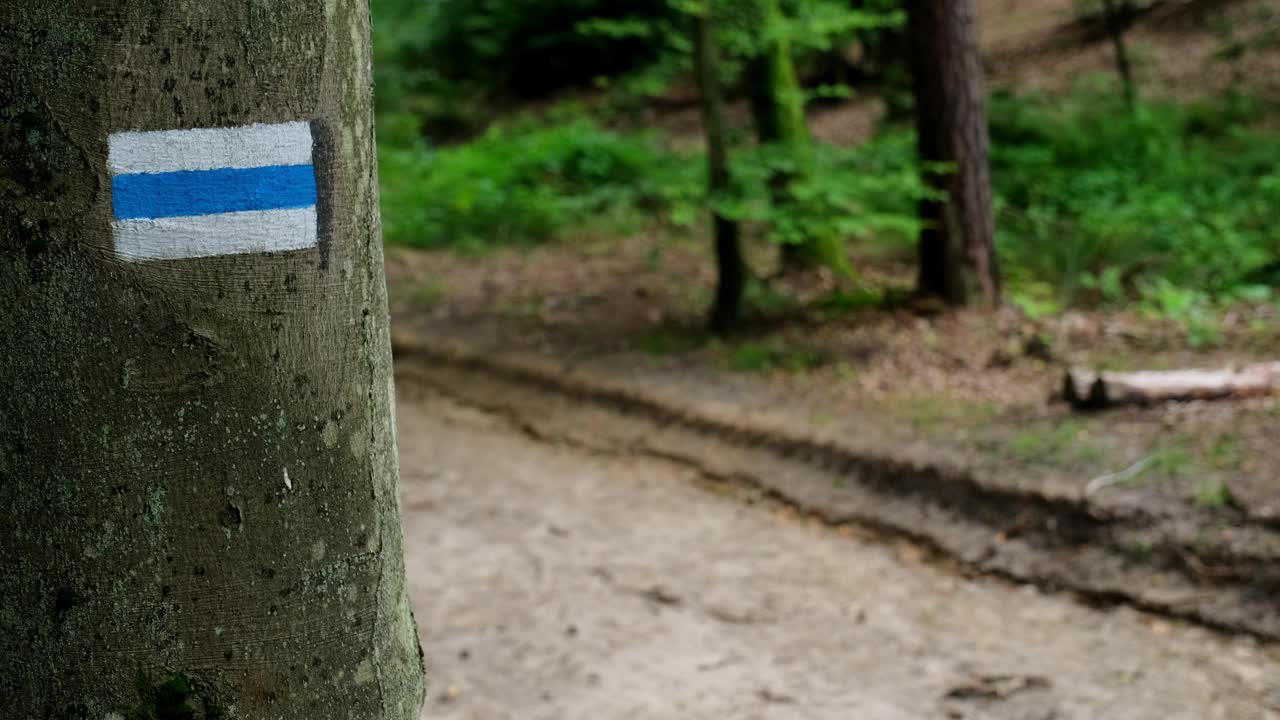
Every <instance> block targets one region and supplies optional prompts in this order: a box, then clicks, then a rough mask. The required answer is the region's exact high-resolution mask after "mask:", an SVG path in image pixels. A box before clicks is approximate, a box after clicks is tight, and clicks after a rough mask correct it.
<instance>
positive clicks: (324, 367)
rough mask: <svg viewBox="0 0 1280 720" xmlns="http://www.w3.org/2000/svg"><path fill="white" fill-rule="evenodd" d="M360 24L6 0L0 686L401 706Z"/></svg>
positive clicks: (66, 0) (355, 5)
mask: <svg viewBox="0 0 1280 720" xmlns="http://www.w3.org/2000/svg"><path fill="white" fill-rule="evenodd" d="M368 34H369V15H368V4H367V0H277V1H276V2H270V3H264V2H260V1H259V0H225V1H224V2H196V1H195V0H168V1H166V2H131V1H129V0H61V1H60V2H35V3H17V2H9V3H4V4H3V8H0V386H2V387H3V388H4V389H3V391H0V506H3V507H4V508H5V509H6V511H7V513H8V519H7V520H6V522H4V523H3V525H2V526H0V637H3V638H4V642H0V698H3V700H0V705H2V706H3V710H0V715H3V716H4V717H12V718H59V719H63V718H65V719H71V718H95V719H97V718H124V719H126V720H132V719H135V718H139V719H140V718H192V719H195V718H224V720H232V719H235V718H245V719H247V720H259V719H265V718H272V719H278V720H304V719H305V720H317V719H327V718H378V719H380V720H391V719H396V720H401V719H403V720H410V719H414V718H417V716H418V708H419V705H420V703H421V698H422V691H423V690H422V688H423V685H422V668H421V654H420V651H419V649H418V644H417V637H416V633H415V629H414V623H413V619H412V615H411V612H410V607H409V602H408V599H407V596H406V589H405V579H404V564H403V556H402V549H401V532H400V525H399V517H398V496H397V467H396V448H395V439H394V435H393V417H392V403H393V396H392V378H391V365H390V352H389V340H388V335H387V310H386V294H385V286H384V280H383V269H382V250H381V241H380V228H379V221H378V202H377V195H376V190H377V184H376V178H377V174H376V167H375V163H374V140H373V128H372V118H371V107H370V102H371V96H370V88H371V74H370V59H369V44H368V43H369V39H368ZM255 124H260V125H257V126H254V125H255ZM194 129H205V130H204V131H203V132H186V131H189V130H194ZM130 131H144V132H130ZM151 131H178V132H165V133H156V132H151ZM270 158H283V160H280V161H279V162H276V161H269V159H270ZM272 203H274V204H272Z"/></svg>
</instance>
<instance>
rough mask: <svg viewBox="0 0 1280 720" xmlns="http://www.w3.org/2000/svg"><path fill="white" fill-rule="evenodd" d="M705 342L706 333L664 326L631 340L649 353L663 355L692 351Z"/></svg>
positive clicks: (638, 347) (634, 346) (634, 344)
mask: <svg viewBox="0 0 1280 720" xmlns="http://www.w3.org/2000/svg"><path fill="white" fill-rule="evenodd" d="M705 342H706V336H705V335H701V334H694V333H690V332H680V331H676V330H669V329H665V328H663V329H658V330H653V331H651V332H647V333H644V334H643V335H640V336H639V337H637V338H636V339H634V340H633V341H632V342H631V346H632V347H633V348H635V349H636V350H639V351H640V352H643V353H646V354H649V355H659V356H662V355H679V354H681V353H686V352H690V351H692V350H696V349H698V348H699V347H701V346H702V345H703V344H704V343H705Z"/></svg>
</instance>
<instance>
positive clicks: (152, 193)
mask: <svg viewBox="0 0 1280 720" xmlns="http://www.w3.org/2000/svg"><path fill="white" fill-rule="evenodd" d="M111 195H112V204H113V206H114V208H115V216H116V219H117V220H136V219H144V218H164V217H181V216H184V215H214V214H217V213H229V212H244V211H247V210H283V209H292V208H305V207H311V206H312V205H315V204H316V175H315V170H314V169H313V167H312V166H311V165H272V166H268V167H257V168H239V169H237V168H218V169H216V170H184V171H180V172H167V173H140V174H136V175H117V176H116V177H114V178H112V180H111Z"/></svg>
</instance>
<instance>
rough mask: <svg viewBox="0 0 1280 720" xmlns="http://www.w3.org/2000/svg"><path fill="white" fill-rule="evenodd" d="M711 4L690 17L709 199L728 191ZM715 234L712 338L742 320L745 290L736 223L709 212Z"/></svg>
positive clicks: (718, 70) (727, 166)
mask: <svg viewBox="0 0 1280 720" xmlns="http://www.w3.org/2000/svg"><path fill="white" fill-rule="evenodd" d="M711 23H712V20H711V8H710V3H708V7H706V8H705V9H704V11H703V13H702V14H700V15H694V17H693V46H694V65H695V71H696V74H697V77H698V89H699V94H700V96H701V102H702V125H703V129H704V132H705V133H706V136H707V172H708V175H707V177H708V190H709V195H710V197H711V198H712V199H713V200H714V198H715V197H716V196H717V195H719V194H721V193H724V192H726V191H728V189H729V149H728V141H727V139H726V138H725V126H724V107H723V106H724V101H723V98H722V97H721V88H720V68H719V60H718V57H717V53H716V46H715V38H714V37H713V34H712V32H711V28H712V25H711ZM711 220H712V231H713V232H714V234H715V249H716V268H717V272H718V280H717V282H716V297H715V301H714V303H713V304H712V306H711V319H710V323H709V324H710V328H711V331H712V332H713V333H716V334H724V333H728V332H731V331H733V330H734V329H735V328H736V327H737V325H738V323H739V320H740V319H741V315H742V292H743V290H744V289H745V286H746V264H745V263H746V261H745V259H744V258H743V256H742V243H741V241H740V239H739V232H738V223H737V222H736V221H734V220H732V219H731V218H728V217H725V216H724V215H723V214H722V213H720V212H718V211H716V210H715V209H714V208H712V211H711Z"/></svg>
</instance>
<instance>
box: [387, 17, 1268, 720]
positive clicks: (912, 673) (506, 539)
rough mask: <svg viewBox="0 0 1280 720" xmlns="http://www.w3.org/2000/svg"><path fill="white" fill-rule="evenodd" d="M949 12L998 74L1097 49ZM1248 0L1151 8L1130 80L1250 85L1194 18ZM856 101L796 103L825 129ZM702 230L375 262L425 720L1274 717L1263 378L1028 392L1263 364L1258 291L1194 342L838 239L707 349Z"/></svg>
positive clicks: (1089, 60) (764, 261)
mask: <svg viewBox="0 0 1280 720" xmlns="http://www.w3.org/2000/svg"><path fill="white" fill-rule="evenodd" d="M981 4H982V5H983V6H984V7H983V14H982V16H983V18H984V29H983V32H984V36H985V39H986V44H987V46H988V63H989V65H990V67H989V71H990V73H991V76H992V83H991V84H992V85H993V87H995V88H997V89H999V88H1002V87H1008V88H1014V89H1018V90H1019V91H1024V90H1027V89H1045V90H1047V91H1050V92H1056V91H1060V90H1063V89H1065V87H1053V86H1051V83H1054V82H1059V83H1061V82H1064V81H1063V80H1061V78H1072V77H1075V78H1079V77H1082V76H1083V75H1084V74H1087V73H1088V72H1090V71H1095V70H1096V71H1106V70H1107V68H1108V63H1109V56H1108V54H1107V50H1106V47H1105V43H1101V42H1099V41H1098V39H1097V38H1089V37H1087V36H1079V37H1077V36H1076V34H1074V33H1075V30H1074V29H1073V27H1072V26H1071V24H1070V8H1071V6H1072V0H1025V1H1024V0H1017V2H1014V1H1013V0H982V3H981ZM1277 6H1280V3H1277V2H1275V1H1274V0H1266V1H1263V0H1188V1H1185V2H1166V3H1163V4H1162V7H1163V8H1164V9H1163V10H1161V11H1160V12H1159V13H1156V14H1155V15H1153V16H1150V17H1149V18H1148V19H1147V20H1146V21H1144V23H1143V24H1142V25H1141V26H1140V27H1139V28H1138V29H1137V30H1136V31H1135V35H1134V46H1135V48H1136V50H1137V52H1138V54H1139V55H1140V56H1141V57H1142V62H1141V64H1140V68H1141V70H1140V74H1141V75H1142V86H1143V88H1144V92H1151V93H1153V94H1160V95H1175V96H1195V95H1196V94H1197V93H1199V94H1203V95H1208V94H1213V93H1217V92H1220V91H1222V90H1224V89H1227V88H1229V87H1233V86H1240V85H1243V86H1245V87H1247V88H1249V91H1250V92H1256V93H1258V94H1259V95H1262V96H1267V97H1280V52H1265V53H1264V52H1259V53H1250V54H1248V55H1247V56H1245V57H1244V58H1243V59H1241V60H1239V61H1236V62H1220V61H1217V60H1214V56H1215V53H1216V52H1217V51H1218V49H1219V48H1220V47H1221V46H1222V43H1223V42H1224V39H1223V38H1222V37H1219V33H1218V32H1217V31H1216V30H1214V29H1213V28H1209V27H1207V26H1205V24H1204V23H1203V22H1202V21H1201V20H1200V19H1198V17H1197V14H1196V13H1197V12H1199V11H1201V10H1204V9H1206V8H1212V9H1215V11H1221V10H1222V9H1223V8H1226V10H1227V11H1228V12H1236V13H1243V14H1246V15H1242V18H1244V19H1242V20H1241V21H1240V22H1238V23H1235V25H1236V26H1238V27H1245V28H1248V27H1249V24H1248V22H1247V17H1248V16H1247V14H1248V13H1255V12H1261V10H1263V9H1268V8H1269V9H1271V10H1276V9H1277ZM1271 85H1275V87H1271ZM878 112H879V110H878V108H877V107H876V103H875V102H874V101H865V102H853V103H850V104H847V105H845V106H842V107H839V108H827V109H818V110H817V111H816V112H815V113H814V115H813V116H812V117H811V121H812V124H813V129H814V131H815V134H817V135H818V136H820V137H822V138H823V139H825V140H828V141H831V142H853V141H857V140H859V139H861V138H864V137H867V136H869V135H870V134H871V132H872V131H873V129H874V127H875V124H876V118H877V116H878ZM737 119H738V120H739V121H741V122H746V116H745V108H738V117H737ZM636 121H637V122H640V123H643V124H653V123H655V122H656V123H658V124H661V125H662V126H663V127H664V128H665V129H666V130H667V131H668V132H670V133H671V134H673V135H674V136H676V137H677V138H680V137H687V138H692V137H693V136H694V135H695V134H696V126H697V120H696V109H695V108H692V107H690V108H689V110H688V111H687V112H686V111H685V110H681V109H676V110H672V109H670V108H667V109H664V110H663V111H662V112H661V115H660V117H656V118H646V117H638V118H637V119H636ZM684 124H687V125H688V128H686V129H687V130H688V131H687V132H684V134H683V135H682V128H683V127H684ZM705 237H706V235H705V233H699V232H695V233H693V234H692V235H673V234H672V233H670V232H666V231H662V230H652V231H643V232H638V233H635V234H632V235H630V236H627V237H621V238H619V237H599V236H594V235H583V236H578V237H570V238H565V239H562V240H561V241H559V242H555V243H550V244H547V245H543V246H540V247H536V248H518V249H517V248H506V249H492V250H489V251H487V252H486V253H484V254H483V255H469V254H463V253H457V252H452V251H444V250H439V251H413V250H405V249H399V248H389V249H388V259H387V260H388V263H387V265H388V278H389V284H390V292H391V301H392V313H393V327H394V341H395V344H396V348H397V352H398V354H399V355H400V362H399V370H400V381H401V387H402V393H403V394H404V398H402V402H403V404H404V406H403V407H402V413H401V442H402V454H403V457H404V486H405V487H404V490H405V502H406V504H405V513H406V525H407V533H408V534H409V542H408V549H409V553H410V562H411V575H412V576H413V578H412V579H413V582H414V583H415V592H416V593H417V594H416V597H417V599H418V608H419V621H420V622H421V623H422V625H423V627H425V628H427V629H428V631H429V633H430V634H429V635H428V637H427V638H426V641H425V645H426V647H427V648H428V649H429V655H431V656H433V657H432V659H433V660H434V663H433V672H434V680H433V687H434V690H433V699H432V704H431V705H430V706H429V709H428V715H429V716H430V717H459V718H462V717H476V718H502V717H521V718H525V717H546V718H572V717H583V718H587V717H605V718H614V717H708V718H718V717H735V718H736V717H744V718H748V717H769V718H774V717H778V718H781V717H828V716H829V717H848V716H850V714H852V715H854V716H865V717H876V718H882V717H883V718H893V717H911V718H916V717H955V718H961V717H963V718H1032V719H1035V720H1042V719H1046V718H1057V719H1059V720H1061V719H1062V718H1077V717H1078V718H1092V717H1106V718H1130V717H1131V718H1143V717H1187V718H1211V717H1229V718H1254V717H1259V718H1261V717H1277V713H1280V710H1277V709H1276V708H1277V707H1280V698H1278V697H1277V696H1276V695H1275V688H1276V687H1277V686H1280V672H1278V668H1277V666H1276V664H1275V663H1276V661H1277V659H1278V658H1276V657H1275V655H1274V650H1265V649H1264V650H1262V651H1259V650H1258V649H1257V648H1256V647H1255V646H1254V645H1253V643H1255V642H1259V641H1260V642H1263V643H1274V642H1276V641H1277V640H1280V604H1277V603H1276V598H1277V597H1280V492H1277V490H1278V489H1280V476H1278V475H1277V472H1276V468H1280V444H1277V443H1276V442H1275V438H1277V437H1280V399H1266V398H1263V399H1253V400H1248V401H1242V402H1216V403H1213V402H1209V403H1206V402H1198V403H1175V404H1167V405H1159V406H1155V407H1148V408H1139V407H1134V408H1124V409H1118V410H1114V411H1109V412H1105V413H1096V414H1081V413H1078V412H1074V411H1072V410H1071V409H1070V408H1069V407H1068V406H1066V405H1065V404H1063V403H1060V402H1056V401H1054V397H1055V395H1056V394H1057V393H1058V391H1059V389H1060V385H1061V379H1062V374H1063V371H1064V369H1065V368H1067V367H1070V366H1075V365H1084V366H1099V367H1105V368H1108V369H1120V370H1123V369H1162V368H1192V367H1209V368H1213V367H1229V366H1233V365H1237V364H1241V363H1246V362H1251V361H1273V360H1276V359H1278V358H1277V356H1276V353H1277V349H1278V348H1280V308H1278V307H1277V306H1276V305H1275V304H1259V305H1255V306H1249V305H1240V306H1238V307H1236V308H1235V309H1234V310H1233V311H1232V312H1230V313H1229V314H1228V315H1227V316H1226V317H1225V318H1224V319H1223V322H1222V326H1221V328H1220V331H1219V337H1217V338H1216V342H1213V343H1209V344H1208V345H1205V346H1203V347H1192V345H1191V343H1189V341H1188V340H1189V339H1188V332H1187V329H1186V328H1184V327H1181V326H1180V325H1178V324H1177V323H1175V322H1172V321H1169V320H1166V319H1161V318H1157V317H1150V316H1145V315H1143V314H1141V313H1140V312H1137V311H1107V312H1101V311H1070V312H1066V313H1064V314H1061V315H1057V316H1053V317H1046V318H1042V319H1032V318H1028V317H1026V316H1024V315H1021V314H1019V313H1017V312H1014V311H1002V312H1000V313H997V314H989V313H982V312H957V313H951V312H947V313H942V312H939V311H938V309H937V308H930V307H928V306H925V305H921V304H919V303H915V302H911V301H910V300H908V299H906V298H905V295H906V290H907V289H909V288H910V286H911V282H912V277H911V275H912V264H913V263H912V258H911V257H910V256H909V254H903V252H902V251H901V250H900V249H899V250H893V249H878V250H877V249H874V248H866V249H863V250H862V252H864V253H865V256H864V257H858V258H855V263H854V264H855V266H856V267H857V268H858V269H859V272H860V273H861V276H862V277H861V279H862V281H863V282H864V286H863V288H862V289H855V288H850V287H848V286H844V287H842V286H840V284H839V283H837V282H836V281H835V280H834V279H833V278H831V277H830V276H828V275H825V274H823V273H820V272H819V273H809V274H801V275H795V276H790V277H785V278H778V279H775V280H772V281H770V282H769V284H768V285H767V286H766V287H764V288H763V289H758V290H755V291H753V293H752V296H751V297H750V301H751V305H752V306H753V312H752V314H751V319H750V322H749V323H748V326H747V328H746V329H745V330H744V332H743V333H742V334H740V335H738V336H736V337H734V338H732V339H730V340H712V339H709V338H708V337H707V336H706V334H705V332H704V331H703V323H704V315H705V311H706V308H707V307H708V306H709V304H710V294H709V293H710V291H709V289H710V288H711V287H712V285H713V280H714V278H713V275H712V273H713V264H712V262H711V258H710V257H709V252H708V247H707V245H708V243H707V241H706V240H705ZM775 250H776V249H775V248H771V247H768V246H767V245H765V244H760V243H752V244H751V246H750V253H751V260H752V264H753V267H755V268H756V269H757V272H760V273H762V274H765V273H767V272H768V269H769V268H771V267H772V265H773V261H774V252H775ZM866 290H870V291H871V292H865V291H866ZM886 298H887V301H886ZM897 298H902V299H901V300H899V299H897ZM1125 470H1133V471H1134V472H1133V473H1132V477H1130V478H1129V479H1128V481H1126V482H1124V483H1120V484H1116V485H1113V486H1110V487H1108V488H1106V489H1105V490H1102V491H1100V492H1097V493H1086V492H1085V488H1086V486H1088V485H1089V484H1090V482H1091V481H1093V480H1096V479H1098V478H1102V477H1105V476H1109V475H1113V474H1115V473H1120V472H1123V471H1125ZM708 491H710V492H708ZM752 505H754V506H757V507H749V506H752ZM762 508H763V509H762ZM691 548H694V549H696V552H691V550H690V549H691ZM419 557H420V558H421V559H420V560H418V559H415V558H419ZM797 558H804V560H803V561H802V562H800V561H797V560H796V559H797ZM414 563H416V564H417V566H418V567H419V568H420V569H418V570H414V569H413V567H412V565H413V564H414ZM1013 583H1021V584H1013ZM1042 593H1047V594H1042ZM1107 608H1110V609H1107ZM1143 613H1151V614H1150V615H1148V614H1143ZM744 618H745V619H744ZM762 618H763V619H762ZM859 618H862V619H861V620H859ZM1188 623H1190V624H1188ZM1006 627H1007V628H1008V629H1007V630H1006V629H1005V628H1006ZM1063 628H1067V631H1062V629H1063ZM1206 628H1211V630H1210V629H1206ZM1219 631H1227V632H1231V633H1238V634H1239V639H1236V640H1226V639H1224V638H1223V636H1221V635H1218V634H1217V633H1218V632H1219ZM1250 637H1252V638H1254V639H1252V640H1251V639H1248V638H1250ZM1262 647H1263V648H1266V647H1273V646H1268V645H1264V646H1262ZM868 648H869V649H870V650H868ZM1259 652H1261V653H1262V654H1263V655H1266V654H1268V653H1270V659H1266V658H1263V657H1262V656H1261V655H1259V654H1258V653H1259ZM989 676H1009V677H1007V678H1005V679H1003V680H1001V681H993V682H985V683H984V682H982V681H981V678H982V677H989ZM850 677H853V678H857V680H856V681H850V680H849V679H848V678H850ZM1042 680H1045V681H1047V685H1046V684H1045V683H1044V682H1042ZM956 688H959V690H958V692H957V694H958V695H960V696H964V695H968V696H970V697H971V698H972V697H976V698H977V699H962V698H958V697H956V698H948V697H947V695H948V693H950V692H951V690H953V689H956ZM1267 693H1271V695H1267ZM1265 698H1269V700H1268V699H1265ZM1267 702H1270V703H1271V705H1270V706H1268V705H1267V704H1266V703H1267ZM681 703H683V706H682V705H681ZM1232 703H1234V705H1233V704H1232ZM681 707H683V708H684V709H683V710H680V709H678V708H681ZM1264 707H1270V708H1271V709H1270V710H1264V709H1263V708H1264ZM530 708H535V710H530ZM851 708H858V709H861V710H863V712H853V713H850V712H849V711H850V709H851ZM1268 712H1270V713H1271V714H1269V715H1268V714H1267V713H1268ZM664 713H665V714H664ZM824 713H826V714H825V715H824ZM1215 713H1216V714H1215Z"/></svg>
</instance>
